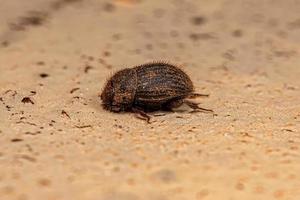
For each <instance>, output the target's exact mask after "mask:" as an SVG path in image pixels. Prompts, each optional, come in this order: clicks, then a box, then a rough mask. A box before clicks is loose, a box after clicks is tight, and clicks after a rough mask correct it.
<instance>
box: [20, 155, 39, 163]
mask: <svg viewBox="0 0 300 200" xmlns="http://www.w3.org/2000/svg"><path fill="white" fill-rule="evenodd" d="M20 158H22V159H25V160H27V161H30V162H36V159H35V158H34V157H31V156H28V155H20Z"/></svg>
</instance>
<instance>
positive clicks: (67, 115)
mask: <svg viewBox="0 0 300 200" xmlns="http://www.w3.org/2000/svg"><path fill="white" fill-rule="evenodd" d="M61 114H62V115H64V116H66V117H68V118H69V119H71V117H70V115H69V114H68V113H67V112H66V111H65V110H62V111H61Z"/></svg>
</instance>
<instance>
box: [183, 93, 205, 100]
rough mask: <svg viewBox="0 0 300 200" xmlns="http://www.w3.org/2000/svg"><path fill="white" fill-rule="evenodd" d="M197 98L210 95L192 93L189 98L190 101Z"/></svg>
mask: <svg viewBox="0 0 300 200" xmlns="http://www.w3.org/2000/svg"><path fill="white" fill-rule="evenodd" d="M197 97H209V94H199V93H192V94H190V95H189V96H188V97H187V98H189V99H195V98H197Z"/></svg>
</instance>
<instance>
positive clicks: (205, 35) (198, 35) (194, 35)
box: [190, 33, 216, 41]
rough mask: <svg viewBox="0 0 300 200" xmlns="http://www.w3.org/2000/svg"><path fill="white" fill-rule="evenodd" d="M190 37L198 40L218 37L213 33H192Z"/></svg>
mask: <svg viewBox="0 0 300 200" xmlns="http://www.w3.org/2000/svg"><path fill="white" fill-rule="evenodd" d="M190 38H191V39H192V40H194V41H196V40H208V39H216V36H214V35H213V34H212V33H191V34H190Z"/></svg>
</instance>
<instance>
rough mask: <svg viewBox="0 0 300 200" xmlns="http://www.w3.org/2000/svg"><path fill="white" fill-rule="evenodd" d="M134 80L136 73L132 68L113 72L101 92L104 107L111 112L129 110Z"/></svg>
mask: <svg viewBox="0 0 300 200" xmlns="http://www.w3.org/2000/svg"><path fill="white" fill-rule="evenodd" d="M136 82H137V81H136V73H135V71H134V70H132V69H124V70H121V71H119V72H117V73H116V74H114V75H113V76H112V77H111V78H110V79H109V80H108V81H107V83H106V85H105V87H104V90H103V91H102V94H101V100H102V103H103V104H102V105H103V107H104V109H106V110H110V111H112V112H121V111H126V110H129V109H130V108H131V106H132V104H133V101H134V96H135V90H136V84H137V83H136Z"/></svg>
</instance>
